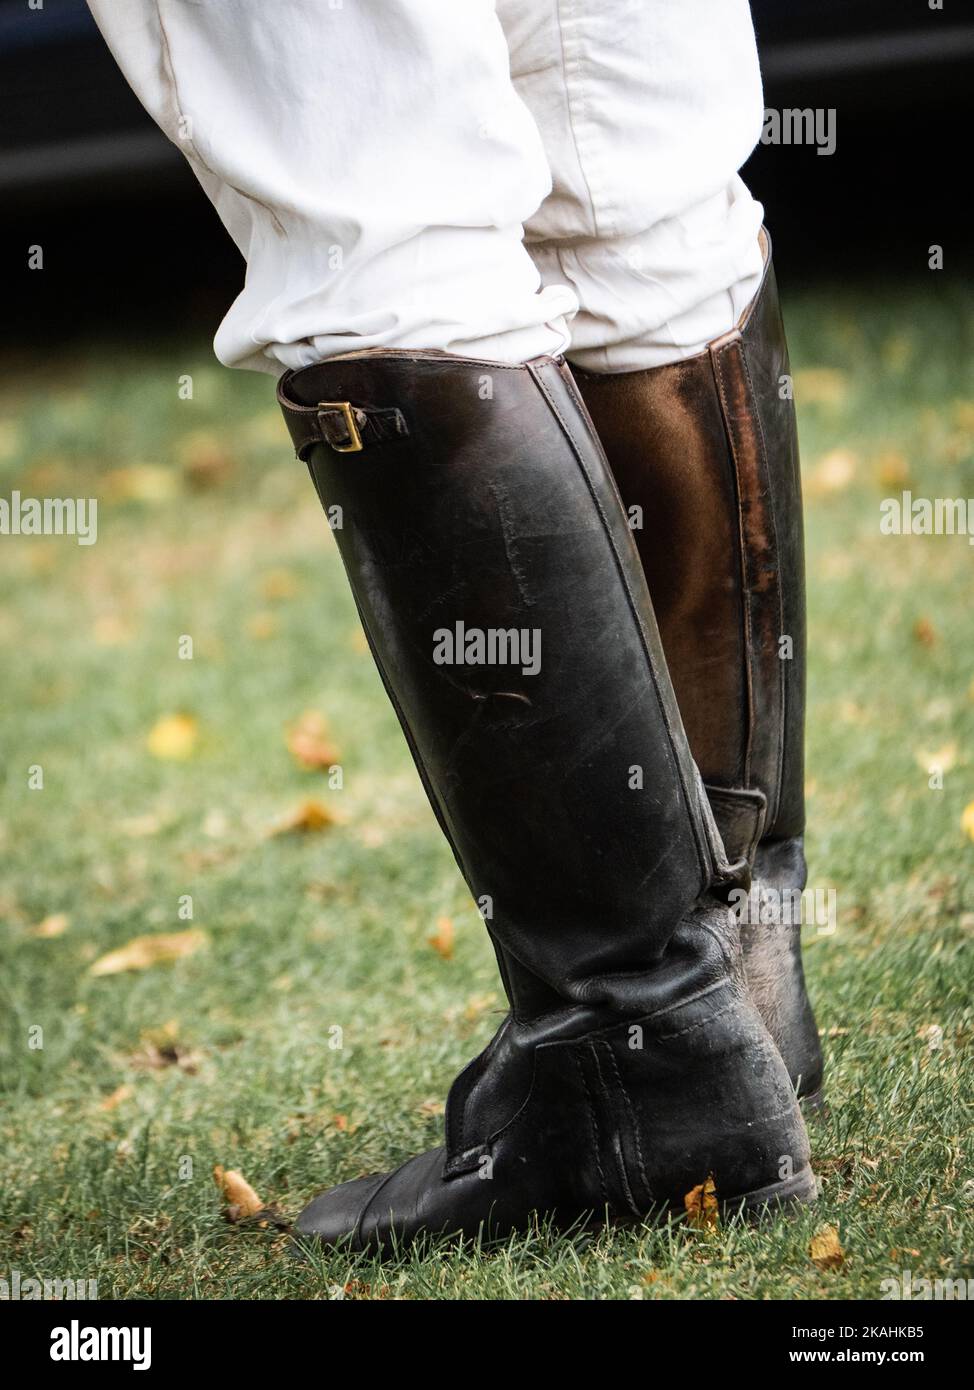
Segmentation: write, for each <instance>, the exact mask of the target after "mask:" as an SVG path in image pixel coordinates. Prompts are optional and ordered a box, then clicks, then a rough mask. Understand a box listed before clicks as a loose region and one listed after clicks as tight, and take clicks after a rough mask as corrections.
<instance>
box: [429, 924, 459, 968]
mask: <svg viewBox="0 0 974 1390" xmlns="http://www.w3.org/2000/svg"><path fill="white" fill-rule="evenodd" d="M453 937H454V933H453V919H452V917H437V919H436V931H435V932H433V933H432V935H431V936H428V937H427V938H426V940H427V941H428V942H429V944H430V945H431V946H432V947H433V950H434V951H435V952H436V953H437V955H440V956H442V957H443V959H444V960H452V958H453Z"/></svg>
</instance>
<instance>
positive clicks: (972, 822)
mask: <svg viewBox="0 0 974 1390" xmlns="http://www.w3.org/2000/svg"><path fill="white" fill-rule="evenodd" d="M960 825H961V829H962V830H963V832H964V834H965V835H966V836H967V838H968V839H969V840H974V801H969V802H968V803H967V805H966V806H965V807H964V811H963V814H962V815H961V818H960Z"/></svg>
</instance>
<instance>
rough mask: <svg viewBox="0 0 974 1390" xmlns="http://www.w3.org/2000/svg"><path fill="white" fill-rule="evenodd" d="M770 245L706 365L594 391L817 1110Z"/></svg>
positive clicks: (693, 732) (790, 1047)
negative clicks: (752, 293)
mask: <svg viewBox="0 0 974 1390" xmlns="http://www.w3.org/2000/svg"><path fill="white" fill-rule="evenodd" d="M762 238H763V242H764V250H765V253H766V260H765V271H764V279H763V281H762V284H761V287H760V289H759V290H758V293H757V295H756V297H755V298H754V300H753V302H752V303H751V305H750V307H749V308H748V310H747V312H746V313H745V314H744V316H743V318H742V320H741V322H740V324H739V325H738V327H737V328H735V329H734V330H733V331H732V332H730V333H727V334H725V336H724V337H722V338H719V339H718V340H717V341H715V342H713V343H711V345H710V347H709V349H708V350H707V351H706V352H702V353H700V354H699V355H698V356H696V357H692V358H690V359H689V360H688V361H684V362H676V363H673V364H672V365H671V366H665V367H658V368H655V369H653V370H651V371H644V372H627V373H621V374H618V375H602V374H594V373H590V372H582V371H579V372H577V373H576V376H577V380H578V385H579V389H580V391H581V393H582V395H583V397H584V399H585V403H586V405H587V406H588V409H589V411H590V412H591V415H592V418H593V420H594V421H595V425H596V428H597V429H598V432H599V437H600V438H601V440H602V443H603V446H604V447H605V450H606V453H607V455H608V458H609V463H610V466H611V468H612V471H613V473H614V475H615V478H616V481H617V482H618V485H619V489H620V492H621V494H622V497H623V500H624V502H625V504H626V507H627V508H638V509H639V511H638V512H630V516H631V518H632V521H633V522H634V523H636V526H635V529H634V536H635V539H636V543H637V545H638V547H639V553H640V557H641V559H642V562H643V569H644V571H645V574H646V579H647V582H648V584H649V590H650V593H651V594H652V599H653V606H654V608H655V610H656V617H657V620H658V622H659V629H660V634H661V636H662V640H663V648H664V650H665V652H666V659H667V663H668V665H669V669H670V674H671V676H672V679H673V685H674V687H675V689H676V694H677V699H678V702H679V706H680V712H681V714H682V716H683V722H684V725H685V727H686V731H687V736H688V738H689V741H690V747H691V749H692V751H693V756H694V758H695V759H696V762H697V764H698V766H699V768H700V770H701V773H702V774H703V779H704V782H705V783H706V785H707V791H708V793H709V796H710V802H711V805H712V807H713V811H714V815H715V817H716V820H717V824H718V826H719V827H720V830H721V834H722V836H723V839H724V844H725V846H726V848H727V852H728V855H729V856H730V858H732V859H733V858H736V857H744V858H746V859H747V860H748V862H749V863H750V864H751V865H752V866H753V875H754V882H753V885H752V889H751V893H750V895H749V897H748V899H747V903H746V904H745V906H746V907H747V909H748V911H747V917H748V918H749V919H751V920H747V921H745V922H744V923H743V924H742V928H741V932H742V942H743V946H744V960H745V964H746V967H747V977H748V983H749V985H750V988H751V993H752V995H753V997H754V1000H755V1002H756V1003H757V1005H758V1008H759V1009H760V1011H761V1014H762V1016H763V1017H764V1020H765V1022H766V1023H767V1025H768V1028H769V1029H770V1031H771V1034H772V1036H773V1037H774V1039H775V1041H776V1043H777V1044H778V1047H779V1049H780V1051H781V1055H782V1056H783V1058H784V1059H785V1062H786V1063H787V1065H788V1069H789V1072H790V1074H791V1077H792V1080H793V1082H794V1084H795V1086H796V1088H797V1090H798V1093H799V1095H801V1096H802V1097H804V1098H805V1099H806V1103H807V1104H808V1105H809V1106H810V1107H813V1108H814V1107H816V1106H820V1105H821V1104H822V1053H821V1048H820V1046H819V1039H818V1030H817V1028H816V1026H815V1019H814V1016H813V1014H812V1008H811V1004H810V1003H809V999H808V994H807V992H806V989H805V979H804V972H803V970H802V958H801V939H800V913H799V911H798V910H797V899H798V896H799V895H800V893H801V890H802V889H803V888H804V887H805V879H806V870H805V856H804V852H803V847H802V843H803V842H802V836H803V831H804V826H805V798H804V786H803V779H804V736H805V575H804V555H803V536H802V504H801V479H800V474H799V466H798V438H797V433H796V429H795V410H794V404H793V401H792V397H791V391H790V384H791V377H790V368H789V365H788V349H787V345H786V342H785V335H784V328H783V326H782V321H781V312H780V309H779V307H778V292H777V288H776V285H775V277H774V270H773V269H772V265H771V246H770V241H769V240H768V239H767V235H766V233H762ZM640 527H641V529H640ZM768 890H770V892H769V891H768ZM755 907H758V908H760V909H761V911H759V912H757V913H756V912H755V910H754V909H755ZM778 909H780V911H779V910H778ZM755 916H759V917H760V916H763V917H764V918H765V920H764V922H763V923H762V922H761V921H760V920H759V921H754V920H753V918H754V917H755ZM789 917H790V918H791V921H789V920H788V919H789Z"/></svg>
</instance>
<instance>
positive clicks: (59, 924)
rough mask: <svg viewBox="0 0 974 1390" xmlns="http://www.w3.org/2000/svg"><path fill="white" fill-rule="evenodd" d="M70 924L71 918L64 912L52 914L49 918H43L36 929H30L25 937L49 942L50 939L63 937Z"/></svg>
mask: <svg viewBox="0 0 974 1390" xmlns="http://www.w3.org/2000/svg"><path fill="white" fill-rule="evenodd" d="M70 924H71V918H70V917H69V916H68V914H67V913H66V912H52V913H51V915H50V917H45V918H44V920H43V921H41V922H38V923H37V926H36V927H31V928H30V930H29V931H28V933H27V935H28V936H36V937H39V938H40V939H41V940H42V941H50V940H51V938H52V937H55V936H63V935H64V933H65V932H66V931H67V929H68V927H69V926H70Z"/></svg>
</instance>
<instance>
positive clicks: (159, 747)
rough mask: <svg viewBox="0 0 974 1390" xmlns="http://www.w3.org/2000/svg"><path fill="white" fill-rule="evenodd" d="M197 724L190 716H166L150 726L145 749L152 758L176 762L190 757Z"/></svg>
mask: <svg viewBox="0 0 974 1390" xmlns="http://www.w3.org/2000/svg"><path fill="white" fill-rule="evenodd" d="M196 735H197V724H196V720H195V719H194V718H193V716H192V715H190V714H167V715H164V716H163V717H162V718H161V719H159V720H157V721H156V723H155V724H154V725H153V726H152V729H151V731H150V733H149V737H148V738H147V740H146V747H147V748H148V750H149V752H150V753H151V754H152V756H153V757H154V758H168V759H175V760H177V761H182V760H185V759H186V758H189V757H192V754H193V749H194V748H195V746H196Z"/></svg>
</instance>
